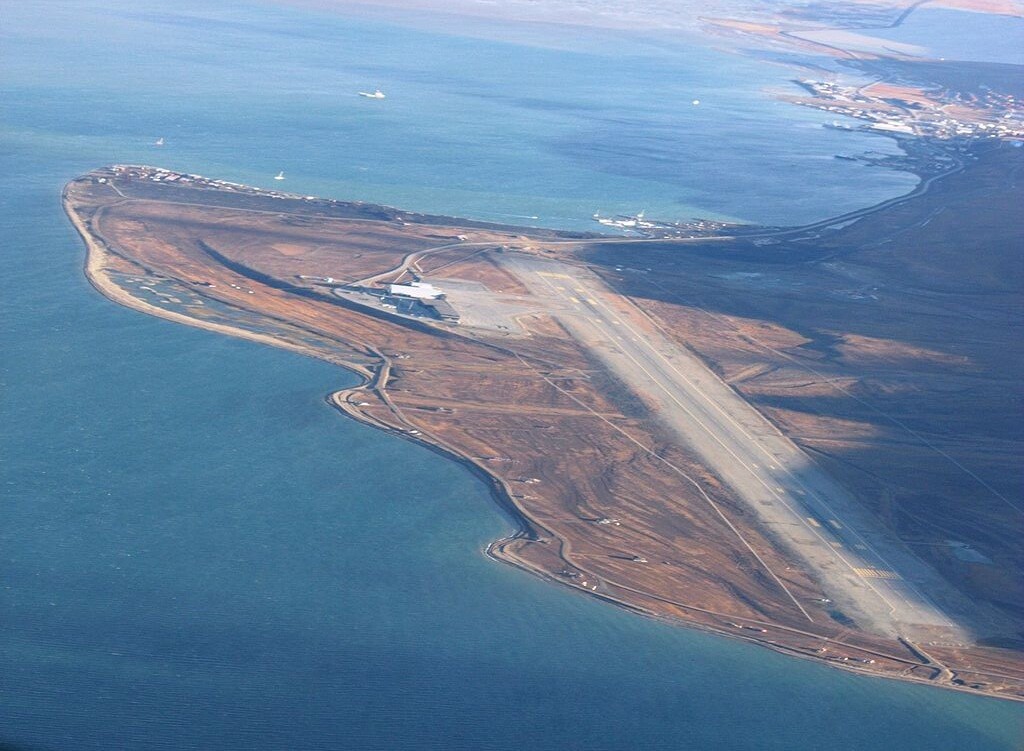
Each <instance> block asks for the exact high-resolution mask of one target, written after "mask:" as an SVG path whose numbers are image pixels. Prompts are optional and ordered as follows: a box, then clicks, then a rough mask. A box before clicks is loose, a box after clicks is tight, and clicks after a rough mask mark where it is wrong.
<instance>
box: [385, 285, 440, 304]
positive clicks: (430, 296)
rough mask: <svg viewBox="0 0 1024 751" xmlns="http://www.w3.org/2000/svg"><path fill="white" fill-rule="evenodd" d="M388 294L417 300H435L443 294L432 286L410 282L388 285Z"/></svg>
mask: <svg viewBox="0 0 1024 751" xmlns="http://www.w3.org/2000/svg"><path fill="white" fill-rule="evenodd" d="M388 294H389V295H398V296H400V297H415V298H417V299H419V300H436V299H437V298H439V297H440V296H441V295H443V294H444V293H443V292H442V291H441V290H439V289H438V288H437V287H435V286H434V285H433V284H427V283H426V282H410V283H409V284H389V285H388Z"/></svg>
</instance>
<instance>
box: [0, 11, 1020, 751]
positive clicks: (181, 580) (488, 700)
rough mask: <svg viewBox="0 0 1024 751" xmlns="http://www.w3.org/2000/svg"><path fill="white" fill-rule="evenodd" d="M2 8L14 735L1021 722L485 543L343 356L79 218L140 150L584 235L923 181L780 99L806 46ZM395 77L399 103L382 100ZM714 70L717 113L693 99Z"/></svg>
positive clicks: (115, 745) (74, 737)
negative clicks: (249, 329) (288, 332)
mask: <svg viewBox="0 0 1024 751" xmlns="http://www.w3.org/2000/svg"><path fill="white" fill-rule="evenodd" d="M3 11H4V24H3V26H0V35H2V38H0V50H2V51H0V55H2V56H3V58H2V65H0V85H2V94H0V96H2V101H3V107H2V110H0V117H2V123H0V128H2V130H0V134H2V137H0V154H2V160H0V163H2V165H3V171H2V174H0V180H2V190H0V237H2V238H3V242H2V244H0V254H2V259H3V267H2V268H3V273H2V274H0V337H2V339H0V352H2V353H3V354H2V360H0V389H2V392H0V394H2V396H0V399H2V401H0V410H2V415H0V462H2V464H0V472H2V476H0V487H2V488H3V498H2V501H0V746H3V745H4V744H9V745H10V746H12V747H13V748H25V749H61V750H64V749H68V750H69V751H70V750H72V749H73V750H75V751H78V750H79V749H104V750H107V749H175V750H180V749H256V750H262V749H268V750H270V749H423V748H437V749H502V748H516V749H523V748H534V749H609V750H610V749H637V748H673V749H674V748H679V749H683V748H693V749H711V748H714V749H787V750H790V749H798V750H799V749H817V748H823V747H828V748H832V749H869V748H900V749H929V750H932V749H1012V748H1015V747H1016V745H1017V744H1018V743H1019V741H1020V725H1021V721H1022V712H1021V710H1020V709H1019V708H1018V707H1017V706H1014V705H1011V704H1008V703H1002V702H998V701H992V700H983V699H978V698H975V697H970V696H965V695H958V694H954V693H951V692H942V691H937V690H930V689H927V688H922V687H918V686H912V685H905V684H899V683H894V682H886V681H879V680H873V679H866V678H861V677H857V676H853V675H848V674H845V673H842V672H839V671H834V670H829V669H826V668H824V667H821V666H818V665H813V664H809V663H804V662H801V661H797V660H791V659H785V658H783V657H781V656H778V655H775V654H772V653H770V652H767V651H765V650H761V649H757V648H754V647H750V646H746V645H743V644H738V643H733V642H730V641H727V640H724V639H719V638H714V637H710V636H706V635H702V634H698V633H694V632H690V631H687V630H685V629H681V628H674V627H670V626H668V625H665V624H661V623H657V622H653V621H649V620H646V619H643V618H639V617H636V616H633V615H630V614H627V613H625V612H622V611H619V610H617V609H615V608H612V607H609V606H607V605H604V604H601V603H598V602H595V601H591V600H589V599H586V598H583V597H579V596H576V595H574V594H569V593H567V592H565V591H563V590H561V589H559V588H557V587H554V586H551V585H548V584H546V583H543V582H541V581H539V580H536V579H534V578H533V577H531V576H529V575H526V574H524V573H522V572H519V571H516V570H514V569H511V568H509V567H505V566H501V565H498V564H495V563H493V562H491V561H489V560H488V559H487V558H486V557H485V556H483V555H482V550H483V548H484V547H485V545H486V544H487V542H488V541H490V540H492V539H494V538H495V537H497V536H500V535H502V534H504V533H506V532H507V531H508V530H509V529H510V528H511V522H510V521H509V520H508V519H506V518H504V517H503V516H502V514H501V513H500V512H499V510H498V509H497V507H496V506H495V505H494V504H493V503H492V502H491V500H490V499H489V497H488V495H487V492H486V490H485V489H484V487H483V486H482V485H481V484H480V483H479V482H477V481H476V480H474V479H473V478H472V477H471V476H470V475H468V474H467V473H466V472H465V471H463V470H462V469H460V468H459V467H457V466H455V465H453V464H451V463H449V462H446V461H444V460H442V459H440V458H439V457H437V456H436V455H434V454H432V453H431V452H429V451H426V450H424V449H422V448H419V447H416V446H413V445H410V444H407V443H405V442H402V441H398V440H394V439H391V438H387V437H384V436H382V435H380V434H378V433H376V432H374V431H372V430H370V429H368V428H366V427H363V426H360V425H357V424H354V423H352V422H349V421H346V420H344V419H342V418H340V417H339V416H338V415H337V414H336V413H335V412H334V411H332V410H330V409H328V408H327V407H326V405H325V404H324V402H323V395H324V394H325V393H326V392H327V391H329V390H330V389H333V388H338V387H340V386H343V385H345V384H346V383H351V382H352V381H353V378H352V376H351V375H349V374H347V373H345V372H343V371H339V370H338V369H336V368H333V367H331V366H328V365H326V364H324V363H321V362H316V361H312V360H308V359H304V358H301V357H299V356H296V355H293V354H290V353H286V352H282V351H277V350H273V349H269V348H266V347H261V346H259V345H255V344H252V343H248V342H242V341H237V340H232V339H228V338H224V337H220V336H217V335H214V334H211V333H208V332H203V331H199V330H195V329H189V328H186V327H182V326H178V325H175V324H171V323H168V322H165V321H160V320H156V319H152V318H148V317H146V316H143V315H139V314H137V313H135V312H132V311H128V310H125V309H122V308H119V307H117V306H116V305H113V304H112V303H109V302H108V301H106V300H105V299H103V298H102V297H100V296H99V295H98V294H96V293H95V292H94V291H93V290H92V289H91V288H90V287H89V285H88V283H87V282H86V281H85V279H84V277H83V275H82V273H81V270H80V268H81V263H82V259H83V250H82V248H81V246H80V243H79V241H78V240H77V238H76V236H75V234H74V232H73V230H72V229H71V227H70V226H69V225H68V223H67V222H66V221H65V219H64V217H63V215H62V212H61V209H60V203H59V193H60V189H61V187H62V185H63V184H64V183H65V182H66V181H67V180H68V179H69V178H71V177H73V176H75V175H76V174H79V173H81V172H83V171H86V170H88V169H90V168H92V167H94V166H97V165H102V164H106V163H110V162H137V161H141V162H149V163H152V162H159V163H161V164H165V165H168V166H172V167H178V168H181V169H186V170H189V171H193V172H202V173H205V174H210V175H217V176H222V177H226V178H229V179H236V180H243V181H246V182H253V183H260V182H264V183H265V182H266V180H267V178H268V176H270V175H272V174H274V173H275V172H276V171H277V170H279V169H284V170H285V171H286V174H287V175H288V182H287V183H286V185H287V186H289V187H291V188H293V189H295V190H298V191H299V192H302V193H323V194H328V195H335V196H338V197H343V198H364V199H369V200H376V201H382V202H386V203H391V204H398V205H402V206H407V207H409V208H412V209H419V210H426V211H444V212H448V213H453V214H463V215H472V216H479V217H485V218H488V217H490V216H491V215H494V214H506V213H507V214H519V215H537V216H541V217H542V218H541V219H540V220H538V221H539V222H541V223H549V224H553V225H557V226H586V223H585V220H584V219H581V217H587V216H589V214H590V213H591V212H592V211H593V210H595V209H605V210H607V211H614V210H636V209H639V208H647V209H648V211H649V213H651V214H657V215H662V216H666V217H667V218H672V217H676V216H679V217H683V216H688V215H691V213H696V214H703V215H707V214H709V213H717V214H721V215H727V216H736V217H742V218H746V219H758V220H762V221H780V222H781V221H799V220H802V219H811V218H815V217H817V216H820V215H824V214H827V213H831V212H833V211H836V210H842V209H844V208H853V207H856V206H858V205H861V204H863V203H867V202H869V201H871V200H874V199H877V198H884V197H886V196H888V195H892V194H894V193H897V192H899V191H900V190H903V189H906V188H907V187H909V185H910V184H912V183H911V182H908V180H907V179H906V177H905V176H901V175H899V174H898V173H889V172H882V171H877V170H870V171H869V170H864V169H862V168H859V167H856V168H851V167H847V166H846V165H845V164H840V163H838V162H837V161H836V160H833V159H831V158H830V154H831V153H832V152H831V150H832V149H837V150H842V151H849V150H852V149H854V148H856V146H855V145H851V143H850V141H849V140H837V139H840V135H841V134H836V133H833V132H830V131H825V130H821V129H820V128H818V127H817V122H818V120H817V117H816V115H815V114H814V113H808V112H804V111H802V110H800V111H794V110H795V108H787V107H779V106H776V105H775V104H773V103H772V101H771V100H770V99H767V98H766V97H765V96H764V94H763V90H764V89H766V88H770V87H772V86H777V85H779V82H778V81H776V80H773V78H772V76H775V77H778V76H779V75H780V74H779V73H778V72H771V73H766V72H763V71H761V72H759V71H758V70H757V69H751V67H750V66H748V65H747V64H746V63H743V62H736V61H732V60H729V59H727V58H720V57H718V55H719V54H720V53H714V52H711V51H709V50H700V49H695V48H690V47H688V48H686V49H682V50H680V51H679V53H678V55H673V54H670V51H666V50H665V49H664V48H646V47H644V46H643V45H642V44H640V43H638V42H635V41H634V40H629V39H623V40H621V44H622V46H621V47H619V48H614V47H612V48H606V43H605V38H602V39H601V40H600V41H601V43H597V42H595V43H594V44H592V45H584V47H585V49H583V50H582V51H580V50H570V51H566V50H557V49H551V48H550V47H545V46H539V45H530V44H528V43H524V42H521V41H520V42H517V43H515V44H510V43H506V44H502V43H499V42H495V41H493V40H490V41H485V40H481V39H469V38H461V37H459V36H457V35H443V34H440V33H437V32H436V31H432V32H426V31H422V30H416V29H410V28H403V27H397V26H388V25H386V24H381V23H380V22H373V23H370V22H366V21H360V20H358V19H354V18H352V17H346V16H342V15H338V16H316V15H312V14H306V13H302V12H300V11H296V10H286V9H276V8H274V7H272V6H268V5H261V6H255V5H254V6H241V5H239V6H232V9H230V10H226V9H223V8H221V7H220V5H219V4H215V3H198V2H190V1H189V0H183V1H182V2H176V3H162V4H158V3H135V2H133V3H128V2H94V1H93V0H82V1H81V2H40V3H32V4H28V3H26V4H21V3H17V4H15V3H6V4H5V5H4V8H3ZM581 34H583V32H581ZM634 45H635V46H634ZM467 60H472V64H467V63H466V61H467ZM702 65H703V66H704V67H703V68H701V67H700V66H702ZM695 66H696V67H695ZM552 79H554V80H552ZM510 81H511V82H510ZM374 86H381V87H382V88H385V89H386V90H387V91H388V93H389V98H388V100H386V103H380V102H372V101H362V100H359V99H358V98H357V97H355V96H353V92H354V91H356V90H359V89H365V88H367V87H374ZM644 89H647V90H651V89H657V91H654V92H652V93H649V94H647V95H645V94H644ZM694 91H696V92H698V93H696V94H691V92H694ZM669 93H671V94H672V96H674V97H683V104H685V106H683V105H682V104H679V103H678V102H676V103H675V104H672V102H673V101H674V100H673V99H671V98H670V97H669ZM695 97H698V98H700V99H701V100H702V102H707V109H700V108H697V109H699V110H700V114H699V116H700V117H709V118H713V120H714V123H715V128H717V131H716V132H717V133H718V134H719V136H718V137H717V138H715V137H713V136H712V135H709V133H708V131H707V130H706V128H705V127H704V126H701V125H698V124H694V123H691V122H688V121H687V120H686V118H689V117H697V116H698V114H697V113H695V112H693V111H692V109H688V108H692V105H690V104H689V103H688V102H689V100H690V99H692V98H695ZM380 104H386V106H385V107H380V106H378V105H380ZM700 106H701V107H704V106H705V105H704V104H703V103H702V105H700ZM704 113H708V114H704ZM761 131H763V132H764V135H759V133H760V132H761ZM771 134H774V135H771ZM159 136H163V137H164V138H165V139H166V141H167V145H166V146H165V147H164V148H163V150H160V149H157V148H155V147H153V146H151V145H150V144H151V142H152V141H153V140H155V139H156V138H157V137H159ZM858 138H859V137H858ZM730 139H734V140H732V141H730ZM794 140H799V143H794V142H793V141H794ZM884 143H885V142H884V141H871V142H870V144H871V147H873V148H879V147H880V145H881V144H884ZM691 160H692V161H693V163H694V164H695V165H698V166H693V167H691V168H690V169H687V168H686V164H687V163H689V162H690V161H691ZM700 160H703V161H700ZM644 165H647V166H649V167H650V168H651V169H649V170H647V169H644ZM364 168H365V169H364ZM766 186H768V187H766ZM761 190H765V191H766V194H765V198H764V200H759V196H760V193H759V192H758V191H761Z"/></svg>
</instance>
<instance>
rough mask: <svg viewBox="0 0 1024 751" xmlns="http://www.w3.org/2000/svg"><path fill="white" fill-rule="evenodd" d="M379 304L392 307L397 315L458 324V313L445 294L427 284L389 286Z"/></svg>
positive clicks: (417, 282) (411, 283)
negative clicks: (423, 317)
mask: <svg viewBox="0 0 1024 751" xmlns="http://www.w3.org/2000/svg"><path fill="white" fill-rule="evenodd" d="M385 289H386V291H385V292H384V294H383V297H382V299H381V302H382V303H383V304H384V305H385V306H389V307H393V308H394V309H395V311H396V312H397V313H401V314H403V315H411V316H426V317H428V318H436V319H437V320H440V321H446V322H448V323H458V321H459V317H460V316H459V313H458V311H457V310H455V308H453V307H452V306H451V303H449V302H448V301H447V300H446V299H445V294H444V292H442V291H441V290H439V289H438V288H437V287H435V286H434V285H432V284H428V283H427V282H419V281H415V282H409V283H408V284H389V285H388V286H387V287H386V288H385Z"/></svg>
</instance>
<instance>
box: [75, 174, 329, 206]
mask: <svg viewBox="0 0 1024 751" xmlns="http://www.w3.org/2000/svg"><path fill="white" fill-rule="evenodd" d="M104 173H106V174H107V175H108V176H109V177H110V178H118V179H121V180H145V181H148V182H153V183H165V184H175V185H191V186H194V187H197V188H217V189H218V190H226V191H229V192H233V193H243V194H246V195H260V196H268V197H270V198H281V199H284V198H291V199H296V198H299V199H302V200H304V201H317V202H319V203H338V202H337V201H334V200H332V199H329V198H319V197H317V196H299V195H295V194H294V193H285V192H283V191H280V190H264V189H263V188H254V187H252V186H251V185H243V184H242V183H233V182H230V181H229V180H211V179H210V178H208V177H203V176H202V175H192V174H189V173H187V172H175V171H174V170H169V169H164V168H163V167H150V166H147V165H127V164H116V165H114V166H113V167H110V168H109V169H108V170H104V171H102V172H97V173H96V175H97V176H96V177H94V178H93V180H94V181H95V182H98V183H103V182H106V181H107V179H108V178H107V177H103V174H104Z"/></svg>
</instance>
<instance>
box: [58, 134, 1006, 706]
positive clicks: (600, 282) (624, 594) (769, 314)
mask: <svg viewBox="0 0 1024 751" xmlns="http://www.w3.org/2000/svg"><path fill="white" fill-rule="evenodd" d="M1022 151H1024V150H1021V149H1015V148H1012V147H1011V146H1010V145H1009V144H1006V143H986V144H983V145H982V146H978V147H976V148H975V149H974V150H973V151H972V152H971V153H970V154H969V155H963V156H962V158H961V159H960V162H959V163H958V165H957V168H956V169H954V170H951V171H950V172H949V173H948V174H946V175H945V176H944V177H941V178H936V179H935V180H930V181H928V184H927V185H926V187H925V189H922V190H920V191H915V193H914V194H911V195H910V196H907V197H905V198H904V199H900V200H894V201H888V202H886V203H884V204H882V205H880V206H878V207H875V208H874V209H871V210H862V211H859V212H855V214H854V215H849V216H847V217H838V218H836V219H834V220H828V221H823V222H817V223H815V224H814V225H809V226H807V227H801V228H790V229H779V228H756V227H728V226H720V225H708V224H700V225H698V224H694V225H692V226H686V225H675V224H658V223H652V222H643V224H644V236H643V237H618V236H616V237H613V236H608V235H600V234H588V233H570V232H558V231H552V230H541V229H535V228H522V227H512V226H504V225H496V224H488V223H483V222H476V221H468V220H462V219H455V218H452V217H443V216H427V215H422V214H417V213H414V212H409V211H402V210H399V209H394V208H389V207H382V206H376V205H370V204H363V203H353V202H342V201H334V200H329V199H321V198H316V197H312V196H297V195H292V194H288V193H282V192H280V191H268V190H261V189H257V188H251V187H247V186H243V185H238V184H234V183H227V182H223V181H217V180H211V179H207V178H203V177H200V176H197V175H188V174H182V173H179V172H175V171H172V170H166V169H159V168H155V167H144V166H126V165H120V166H115V167H110V168H105V169H98V170H95V171H94V172H91V173H89V174H87V175H84V176H82V177H80V178H78V179H76V180H74V181H72V182H71V183H70V184H69V185H68V186H67V188H66V190H65V196H64V204H65V209H66V211H67V213H68V215H69V217H70V218H71V220H72V222H73V223H74V225H75V226H76V228H77V229H78V231H79V233H80V234H81V236H82V237H83V239H84V241H85V243H86V245H87V248H88V257H87V267H86V268H87V274H88V277H89V279H90V280H91V281H92V283H93V284H94V285H95V286H96V288H97V289H98V290H99V291H101V292H102V293H103V294H104V295H106V296H107V297H109V298H110V299H112V300H114V301H116V302H119V303H121V304H123V305H126V306H128V307H131V308H133V309H136V310H139V311H143V312H146V313H150V314H152V315H156V316H160V317H163V318H166V319H169V320H173V321H177V322H180V323H185V324H188V325H193V326H199V327H202V328H206V329H209V330H213V331H218V332H221V333H226V334H230V335H235V336H240V337H244V338H248V339H253V340H256V341H260V342H264V343H267V344H272V345H275V346H280V347H285V348H288V349H291V350H294V351H297V352H301V353H303V354H306V355H309V356H313V357H318V358H321V359H324V360H327V361H329V362H332V363H336V364H338V365H341V366H343V367H345V368H347V369H349V370H351V371H353V372H355V373H358V374H359V375H360V376H361V378H362V381H363V382H362V384H361V385H359V386H357V387H355V388H351V389H345V390H342V391H338V392H336V393H333V394H331V395H330V396H329V402H330V403H331V404H332V405H333V406H334V407H336V408H337V409H338V410H340V411H341V412H343V413H344V414H346V415H348V416H350V417H352V418H354V419H357V420H360V421H362V422H365V423H367V424H370V425H373V426H375V427H377V428H379V429H381V430H385V431H388V432H391V433H393V434H395V435H398V436H401V437H403V438H405V439H408V440H412V441H416V442H419V443H422V444H424V445H426V446H429V447H431V448H432V449H434V450H436V451H439V452H441V453H443V454H445V455H447V456H449V457H451V458H454V459H457V460H458V461H461V462H463V463H465V464H466V465H467V466H469V467H470V468H472V470H473V471H474V472H476V473H477V474H478V475H479V476H480V477H481V478H482V479H483V480H484V481H485V482H487V483H488V484H489V485H490V487H491V489H492V491H493V495H494V497H495V498H496V499H497V500H498V502H500V503H501V504H502V505H503V506H504V507H505V508H507V509H508V510H509V512H510V513H511V514H512V515H513V516H514V517H515V518H516V519H518V523H519V529H518V531H517V532H516V533H515V534H514V535H512V536H511V537H509V538H507V539H503V540H498V541H495V542H494V543H492V544H491V545H490V547H489V549H488V553H489V554H490V555H491V556H493V557H494V558H496V559H499V560H502V561H506V562H509V563H512V564H514V565H517V566H520V567H522V568H524V569H527V570H529V571H531V572H533V573H535V574H537V575H539V576H542V577H545V578H547V579H550V580H552V581H555V582H559V583H561V584H562V585H564V586H566V587H570V588H573V589H576V590H578V591H580V592H581V593H586V594H588V595H591V596H595V597H600V598H602V599H605V600H607V601H610V602H614V603H616V604H619V605H621V606H624V607H627V608H630V609H633V610H636V611H638V612H642V613H645V614H649V615H652V616H656V617H661V618H666V619H669V620H672V621H675V622H681V623H685V624H687V625H689V626H692V627H698V628H702V629H706V630H709V631H714V632H716V633H721V634H727V635H729V636H732V637H736V638H742V639H747V640H751V641H756V642H759V643H761V644H764V645H767V646H769V647H771V648H773V649H776V650H779V651H782V652H786V653H790V654H794V655H799V656H803V657H807V658H812V659H817V660H821V661H825V662H828V663H829V664H833V665H837V666H841V667H844V668H847V669H852V670H857V671H863V672H869V673H872V674H878V675H885V676H890V677H898V678H902V679H907V680H914V681H922V682H928V683H932V684H936V685H942V686H947V687H953V688H958V689H961V690H970V691H976V692H983V693H988V694H992V695H998V696H1003V697H1007V698H1017V699H1020V698H1024V659H1022V653H1021V649H1022V648H1024V641H1022V640H1021V638H1020V631H1021V625H1022V624H1021V618H1022V616H1021V613H1020V611H1019V607H1018V604H1019V602H1020V597H1021V592H1020V584H1019V582H1020V577H1019V572H1020V563H1021V559H1022V558H1021V555H1022V551H1021V541H1020V539H1019V536H1018V535H1016V534H1014V533H1013V530H1014V529H1019V523H1020V515H1021V508H1020V506H1019V497H1018V493H1017V491H1018V488H1016V482H1017V480H1016V471H1017V468H1018V467H1019V460H1020V454H1021V436H1020V431H1019V426H1018V425H1017V422H1016V420H1014V419H1013V412H1014V410H1013V409H1012V407H1010V406H1009V405H1010V404H1011V403H1012V400H1013V399H1014V398H1016V397H1019V394H1016V393H1015V390H1019V379H1016V378H1015V375H1019V372H1020V371H1019V365H1020V358H1019V356H1020V348H1021V343H1020V341H1021V340H1020V337H1019V324H1020V321H1019V309H1017V308H1016V306H1015V302H1014V301H1015V299H1016V297H1015V290H1019V286H1017V285H1018V284H1019V283H1020V282H1021V281H1022V279H1021V262H1020V258H1019V253H1018V252H1016V250H1015V246H1014V245H1013V241H1014V236H1015V233H1016V228H1015V227H1014V226H1012V225H1013V222H1012V219H1010V217H1012V215H1013V213H1012V211H1013V207H1015V206H1018V205H1019V201H1020V199H1021V195H1020V193H1021V189H1020V187H1019V181H1018V180H1017V176H1018V175H1019V174H1020V170H1021V168H1022V167H1024V154H1022ZM967 185H969V186H970V189H969V190H968V189H966V188H965V187H964V186H967ZM1008 185H1009V186H1010V188H1009V189H1008V188H1007V186H1008ZM637 222H639V220H637ZM632 226H634V227H635V226H636V224H634V225H632ZM922 248H927V252H922ZM1008 364H1009V367H1010V368H1015V369H1016V371H1015V372H1014V370H1012V369H1011V370H1008V369H1007V367H1008Z"/></svg>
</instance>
